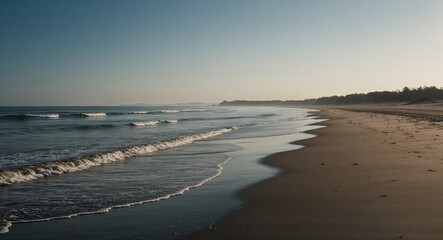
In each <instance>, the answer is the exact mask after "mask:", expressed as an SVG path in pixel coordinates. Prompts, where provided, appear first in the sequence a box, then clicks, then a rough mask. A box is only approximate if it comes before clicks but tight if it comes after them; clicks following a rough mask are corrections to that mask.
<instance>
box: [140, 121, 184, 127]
mask: <svg viewBox="0 0 443 240" xmlns="http://www.w3.org/2000/svg"><path fill="white" fill-rule="evenodd" d="M162 123H178V120H159V121H148V122H133V123H131V125H132V126H135V127H145V126H155V125H157V124H162Z"/></svg>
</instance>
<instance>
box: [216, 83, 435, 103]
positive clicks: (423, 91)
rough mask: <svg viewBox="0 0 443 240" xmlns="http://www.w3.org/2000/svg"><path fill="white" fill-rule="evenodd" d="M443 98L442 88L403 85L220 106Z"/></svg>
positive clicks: (238, 101)
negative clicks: (335, 94)
mask: <svg viewBox="0 0 443 240" xmlns="http://www.w3.org/2000/svg"><path fill="white" fill-rule="evenodd" d="M442 100H443V88H437V87H435V86H431V87H427V86H424V87H419V88H408V87H404V88H403V89H402V90H397V91H381V92H379V91H377V92H369V93H354V94H348V95H345V96H330V97H320V98H312V99H305V100H287V101H282V100H271V101H247V100H235V101H223V102H222V103H220V105H222V106H229V105H245V106H253V105H261V106H288V105H346V104H385V103H397V104H399V103H403V104H416V103H432V102H435V101H442Z"/></svg>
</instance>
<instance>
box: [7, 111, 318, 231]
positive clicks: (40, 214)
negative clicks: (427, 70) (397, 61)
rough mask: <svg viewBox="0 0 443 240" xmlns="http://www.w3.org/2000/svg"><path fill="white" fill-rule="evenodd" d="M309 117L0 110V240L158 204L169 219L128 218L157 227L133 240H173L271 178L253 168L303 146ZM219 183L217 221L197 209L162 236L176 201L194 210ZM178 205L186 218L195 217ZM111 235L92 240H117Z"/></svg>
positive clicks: (210, 209) (295, 113) (281, 113)
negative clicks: (37, 227)
mask: <svg viewBox="0 0 443 240" xmlns="http://www.w3.org/2000/svg"><path fill="white" fill-rule="evenodd" d="M310 114H311V110H306V109H297V108H271V107H220V106H209V105H198V106H196V105H179V106H172V105H167V106H136V107H133V106H124V107H123V106H122V107H1V108H0V137H1V141H0V218H1V220H0V221H1V222H0V232H1V234H0V238H2V237H8V238H9V237H10V238H11V239H27V238H26V237H28V238H29V236H27V234H31V233H30V232H29V231H27V230H20V227H19V226H21V225H23V226H25V225H28V224H29V225H30V226H31V225H32V223H33V222H34V223H35V222H42V221H49V220H52V221H57V219H65V218H71V219H76V218H72V217H77V216H80V215H90V214H95V213H106V214H105V215H112V212H114V211H116V210H113V211H111V210H112V209H117V208H118V209H121V208H128V209H131V208H132V209H136V207H137V206H136V205H141V204H142V205H146V206H153V207H154V208H158V207H160V208H161V207H162V205H154V204H156V203H160V202H162V204H163V206H166V205H168V203H169V204H173V205H174V206H173V207H175V208H177V209H178V210H170V211H171V212H173V213H174V214H176V215H179V216H178V217H177V216H176V215H172V216H170V217H169V220H160V219H161V216H162V215H168V216H169V215H170V214H171V213H167V211H168V210H167V209H163V210H162V211H161V212H157V214H152V215H151V214H150V215H151V216H148V217H147V218H150V219H146V218H143V220H141V219H140V218H139V217H138V218H136V219H138V220H137V221H138V222H140V221H142V222H144V223H146V222H150V223H152V222H155V223H156V224H158V225H159V226H162V227H155V228H153V229H151V230H149V229H147V230H146V229H145V230H144V231H143V232H142V233H140V234H139V236H138V237H137V239H174V238H177V237H178V236H183V235H184V234H187V233H189V232H192V231H195V230H198V229H200V228H201V227H205V226H207V225H208V224H210V222H211V221H215V220H216V219H217V218H219V217H220V216H222V215H223V214H227V213H228V212H229V211H231V210H232V208H234V207H236V206H238V205H239V204H240V203H239V200H238V199H236V198H235V196H234V195H235V194H234V192H235V191H237V190H239V189H240V188H243V187H244V186H246V185H248V184H253V183H254V182H257V181H260V180H262V179H264V178H266V177H270V176H272V175H275V174H276V173H277V172H278V170H275V169H269V168H266V169H268V170H266V171H265V170H262V169H261V168H260V167H259V166H258V165H259V164H258V163H257V161H258V160H259V158H262V157H264V156H265V155H266V154H270V153H272V152H276V151H281V150H289V149H294V148H295V147H294V146H289V145H286V146H285V147H283V148H281V149H280V148H279V147H278V146H280V145H285V144H287V143H288V142H290V141H294V140H299V139H303V138H307V137H312V136H310V135H308V134H305V133H303V132H304V131H306V130H309V129H312V128H315V127H313V126H311V124H313V123H316V122H319V121H320V120H318V119H315V118H314V117H312V116H311V115H310ZM245 159H248V161H244V160H245ZM261 167H262V166H261ZM229 168H231V170H229V171H228V170H227V169H229ZM256 168H257V169H259V168H260V170H254V169H256ZM219 175H221V176H223V175H224V178H223V177H221V176H220V179H226V181H232V182H231V183H227V185H226V183H225V185H223V184H222V183H219V185H218V186H216V188H220V186H223V187H222V188H223V189H228V190H229V191H224V192H229V194H230V197H229V198H226V199H225V201H224V202H225V206H224V207H222V209H223V211H214V209H213V208H217V207H215V206H209V207H207V208H204V207H201V208H202V209H206V210H205V213H203V212H202V213H200V214H203V215H204V216H205V217H193V218H192V219H193V220H192V221H191V220H189V221H183V222H187V224H186V223H182V222H180V224H179V225H180V227H178V228H177V229H176V230H175V231H174V234H169V235H167V236H166V235H165V232H170V231H169V230H170V228H171V224H167V223H165V224H162V222H161V221H170V219H171V218H179V217H180V218H182V217H183V216H180V215H183V213H180V211H181V210H180V209H182V208H183V207H184V205H183V206H181V205H180V204H183V201H182V202H181V203H180V201H179V200H174V199H175V198H177V199H179V198H178V197H179V196H182V195H183V196H186V195H189V196H193V195H195V198H197V199H200V201H203V202H204V198H208V199H209V197H208V196H210V192H211V189H210V187H209V188H208V187H207V188H206V189H209V190H204V189H205V188H204V186H205V185H209V186H211V182H212V184H214V182H215V183H217V181H214V180H215V179H216V177H218V176H219ZM219 181H220V180H219ZM197 189H201V190H200V192H199V191H197ZM202 189H203V190H202ZM189 190H191V191H189ZM212 190H214V189H212ZM193 191H195V193H194V194H192V192H193ZM202 191H203V192H204V194H203V193H202ZM200 193H202V194H203V195H202V194H200ZM199 195H200V197H198V196H199ZM202 196H203V197H202ZM213 196H214V195H213ZM202 198H203V199H202ZM218 198H219V199H220V198H223V196H222V195H220V197H218ZM186 202H187V203H186V204H187V205H186V208H192V207H194V208H196V211H197V209H198V208H200V207H199V206H195V204H194V205H193V204H192V203H191V204H190V203H189V200H188V201H186ZM195 202H196V201H195ZM144 203H145V204H144ZM200 205H201V204H200ZM227 206H229V207H227ZM173 207H172V208H171V206H169V207H168V209H173ZM202 209H200V210H201V211H203V210H202ZM108 212H109V213H108ZM208 215H209V216H208ZM213 215H214V216H213ZM78 218H79V219H80V218H84V219H86V217H85V216H81V217H78ZM203 218H208V219H210V220H204V219H203ZM52 221H49V222H52ZM199 222H201V223H202V225H198V223H199ZM19 223H28V224H19ZM127 223H128V224H129V221H127ZM137 224H139V223H137ZM111 225H112V224H111ZM176 225H177V224H176ZM197 225H198V226H197ZM16 226H17V231H15V229H16ZM194 226H197V227H194ZM31 228H32V227H31ZM162 228H164V230H162ZM129 229H133V228H129ZM20 231H22V232H20ZM121 231H123V232H124V231H125V230H121ZM127 231H129V232H130V231H131V230H127ZM75 232H77V234H78V231H75ZM24 233H26V234H24ZM65 233H67V232H65ZM175 233H177V234H175ZM116 234H117V233H116ZM116 234H108V236H109V237H103V236H101V239H122V237H117V236H118V234H117V235H116ZM125 234H126V235H128V234H129V233H128V234H127V233H125ZM104 235H106V234H104ZM129 235H131V234H129ZM20 236H21V237H20ZM85 236H86V235H85ZM131 236H132V235H131ZM34 237H36V236H35V235H34ZM76 237H78V235H76ZM45 238H47V239H50V236H49V235H46V236H45ZM36 239H37V238H36ZM42 239H44V238H42ZM54 239H56V237H54ZM67 239H68V238H67ZM128 239H132V238H128ZM134 239H135V238H134Z"/></svg>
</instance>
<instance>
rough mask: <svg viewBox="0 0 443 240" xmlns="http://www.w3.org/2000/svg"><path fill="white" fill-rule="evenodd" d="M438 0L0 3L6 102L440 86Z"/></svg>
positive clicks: (292, 95) (442, 19) (442, 7)
mask: <svg viewBox="0 0 443 240" xmlns="http://www.w3.org/2000/svg"><path fill="white" fill-rule="evenodd" d="M442 26H443V1H437V0H436V1H431V0H416V1H411V0H386V1H380V0H367V1H360V0H349V1H334V0H324V1H316V0H309V1H295V0H293V1H267V0H264V1H259V0H254V1H252V0H251V1H240V0H238V1H229V0H219V1H211V0H200V1H193V0H186V1H184V0H176V1H169V0H159V1H147V0H144V1H127V0H125V1H123V0H121V1H113V0H104V1H93V0H88V1H79V0H75V1H73V0H70V1H63V0H54V1H41V0H40V1H39V0H35V1H31V0H27V1H20V0H11V1H8V0H2V1H0V105H113V104H121V103H138V102H144V103H176V102H191V101H202V102H219V101H222V100H225V99H227V100H234V99H303V98H310V97H320V96H325V95H334V94H339V95H340V94H348V93H355V92H367V91H374V90H395V89H401V88H402V87H403V86H409V87H418V86H423V85H428V86H430V85H436V86H438V87H441V86H442V85H443V67H442V63H443V44H442V43H443V27H442Z"/></svg>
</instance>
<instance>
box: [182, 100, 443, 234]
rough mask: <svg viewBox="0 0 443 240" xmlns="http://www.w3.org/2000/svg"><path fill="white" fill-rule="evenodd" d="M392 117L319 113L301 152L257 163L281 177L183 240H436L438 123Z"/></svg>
mask: <svg viewBox="0 0 443 240" xmlns="http://www.w3.org/2000/svg"><path fill="white" fill-rule="evenodd" d="M353 110H356V108H355V109H353ZM385 110H386V109H385ZM366 111H370V109H366ZM411 111H412V112H413V109H412V110H409V112H411ZM437 111H440V110H438V109H437ZM374 112H377V111H374ZM384 113H386V112H384ZM391 113H392V112H391ZM441 113H442V112H441V111H440V114H441ZM392 114H395V113H392ZM392 114H388V115H386V114H379V113H367V112H354V111H345V110H340V109H331V108H329V109H323V111H322V112H320V113H319V115H320V116H321V117H324V118H328V119H330V120H329V121H327V122H325V123H324V125H327V126H328V127H326V128H322V129H318V130H315V131H313V133H314V134H318V135H319V136H318V137H316V138H312V139H308V140H304V141H301V142H297V144H302V145H305V146H307V147H306V148H303V149H301V150H295V151H289V152H283V153H277V154H274V155H271V156H269V157H268V158H266V159H265V160H264V163H265V164H269V165H272V166H277V167H279V168H282V169H283V170H284V171H283V173H282V174H280V175H278V176H276V177H274V178H271V179H268V180H266V181H263V182H261V183H259V184H256V185H254V186H251V187H250V188H248V189H246V190H243V191H242V192H241V193H240V195H241V197H242V198H243V199H244V200H245V202H246V206H245V208H242V209H240V210H238V211H235V212H234V213H233V214H232V215H231V216H230V217H228V218H227V219H225V220H223V221H221V222H220V223H217V224H214V225H213V226H211V227H210V229H207V230H205V231H202V232H199V233H197V234H194V235H192V236H189V238H190V239H443V122H430V121H424V120H420V118H408V117H404V116H398V115H392ZM414 114H415V115H417V114H419V113H418V112H415V113H414ZM410 116H413V115H410Z"/></svg>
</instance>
